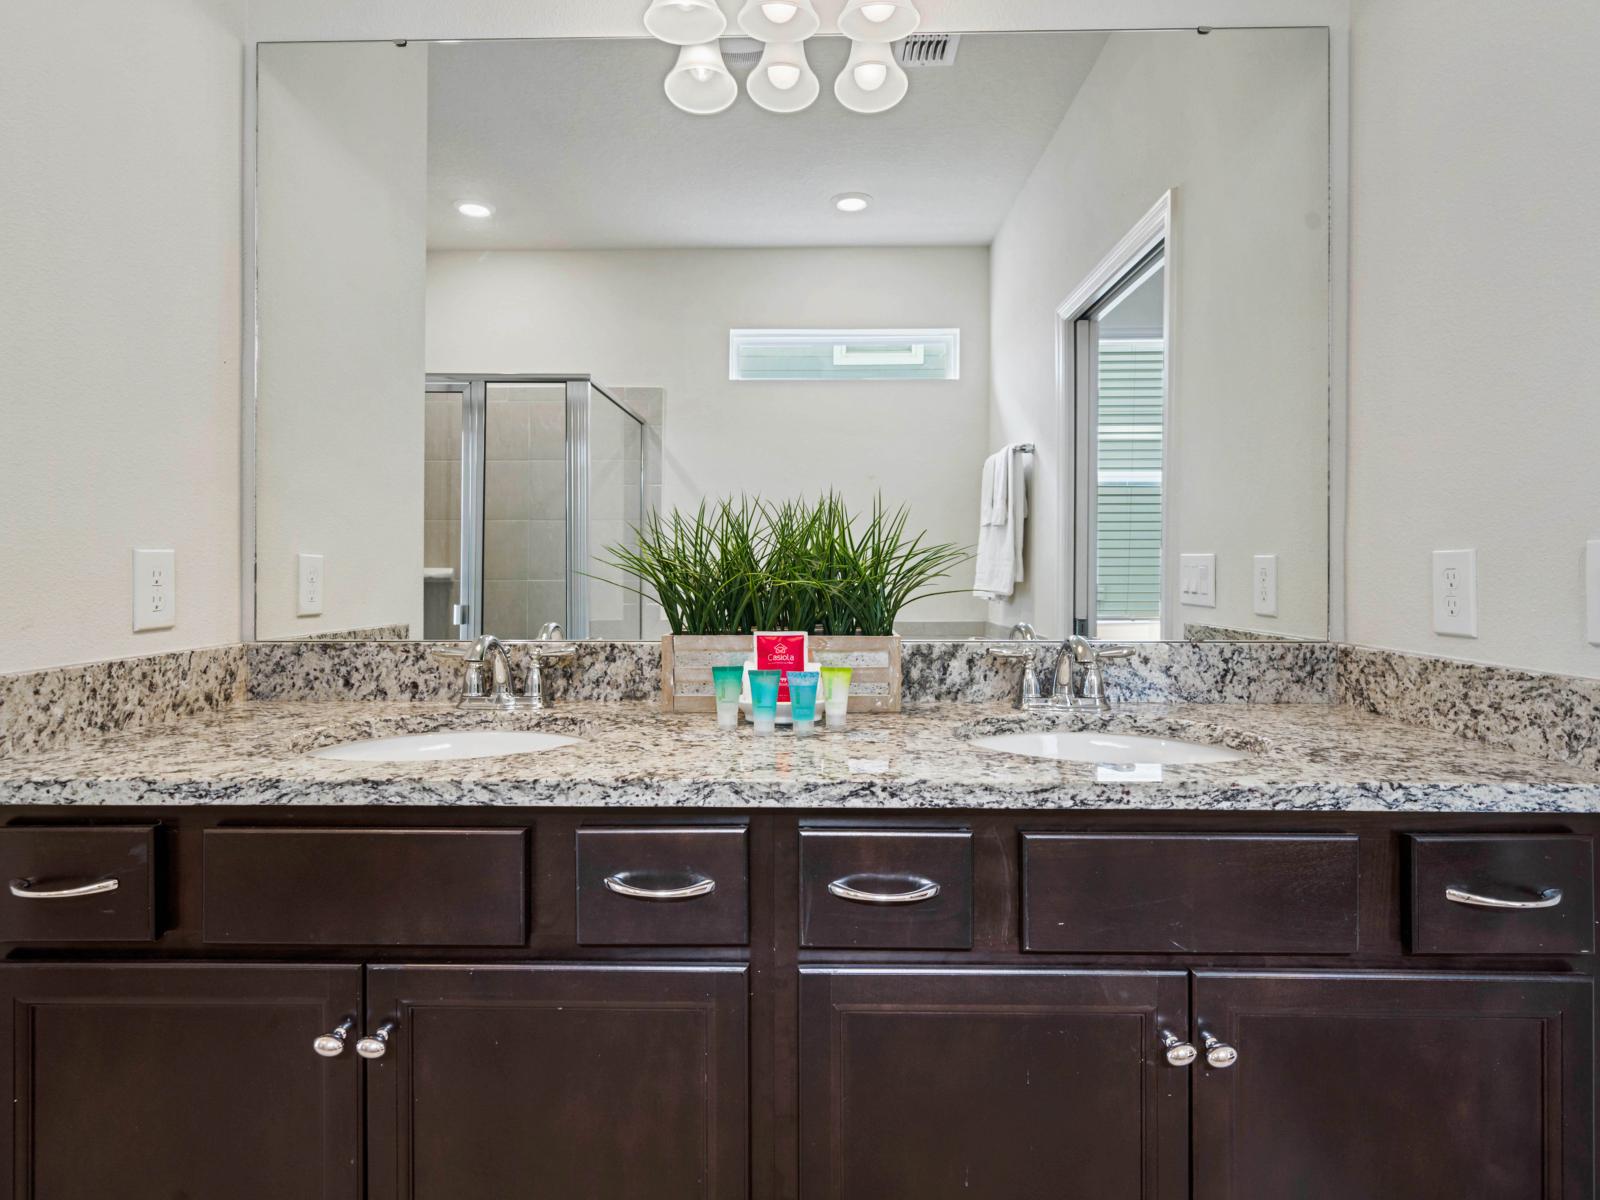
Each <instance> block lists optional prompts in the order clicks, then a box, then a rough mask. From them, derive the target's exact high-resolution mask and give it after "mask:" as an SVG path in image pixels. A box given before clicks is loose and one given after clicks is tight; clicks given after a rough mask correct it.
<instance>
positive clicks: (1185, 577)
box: [1178, 554, 1217, 608]
mask: <svg viewBox="0 0 1600 1200" xmlns="http://www.w3.org/2000/svg"><path fill="white" fill-rule="evenodd" d="M1178 592H1179V597H1178V598H1179V599H1180V600H1181V601H1182V602H1183V603H1184V604H1187V605H1190V606H1191V607H1194V608H1215V607H1216V606H1217V556H1216V555H1215V554H1180V555H1179V556H1178Z"/></svg>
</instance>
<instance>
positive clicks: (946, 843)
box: [0, 806, 1600, 1200]
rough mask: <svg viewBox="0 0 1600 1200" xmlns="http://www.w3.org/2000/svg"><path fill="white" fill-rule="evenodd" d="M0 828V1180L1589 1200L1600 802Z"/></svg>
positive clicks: (216, 1196) (218, 1196)
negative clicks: (111, 882) (1478, 807)
mask: <svg viewBox="0 0 1600 1200" xmlns="http://www.w3.org/2000/svg"><path fill="white" fill-rule="evenodd" d="M0 817H5V818H6V819H8V820H9V821H10V822H11V823H10V824H5V823H4V822H0V858H6V857H7V856H9V857H8V858H7V861H9V862H10V863H11V865H12V870H13V872H14V878H15V879H16V880H18V881H23V882H18V884H17V886H18V887H19V888H22V889H23V890H24V891H27V890H29V889H31V888H35V887H36V886H37V887H38V890H39V891H40V892H41V893H43V892H59V891H61V890H63V889H62V887H61V884H62V883H63V882H72V881H79V882H80V883H81V882H83V881H90V880H103V879H106V878H113V877H114V878H115V879H117V880H118V881H119V882H118V887H117V889H116V890H115V891H111V890H109V889H105V888H101V889H99V890H97V891H96V892H94V893H93V894H91V895H87V896H68V897H61V896H55V897H51V896H48V895H44V894H41V895H36V896H31V897H30V896H27V895H24V896H20V897H14V901H15V902H14V903H12V904H11V906H10V908H9V909H8V911H9V913H10V917H9V922H10V923H9V924H7V925H6V926H5V931H8V932H9V936H10V939H11V940H9V941H7V942H5V943H4V944H3V945H0V953H3V954H4V957H5V960H6V961H4V962H0V1012H3V1013H4V1014H5V1018H4V1019H5V1021H7V1022H9V1025H8V1028H7V1029H6V1030H4V1031H0V1054H3V1055H4V1059H3V1062H0V1070H4V1071H6V1072H8V1074H7V1075H6V1078H8V1079H9V1082H10V1085H11V1089H12V1091H11V1096H12V1113H13V1117H12V1122H11V1126H10V1135H9V1136H8V1137H4V1138H0V1155H3V1157H4V1162H3V1163H0V1170H5V1169H8V1170H9V1173H10V1179H11V1185H10V1187H11V1190H10V1192H9V1195H10V1196H11V1197H13V1198H14V1200H83V1198H85V1197H94V1198H96V1200H98V1198H99V1197H106V1198H108V1200H110V1198H114V1200H179V1198H181V1200H460V1198H462V1197H473V1198H477V1197H495V1198H499V1197H505V1198H506V1200H512V1198H521V1197H529V1198H532V1197H538V1198H540V1200H545V1198H555V1200H589V1198H594V1200H1079V1198H1089V1197H1092V1198H1093V1200H1190V1198H1192V1200H1595V1179H1594V1174H1595V1163H1594V1147H1595V1140H1596V1138H1595V1130H1596V1116H1597V1114H1596V1105H1595V1083H1596V1061H1595V1036H1596V1031H1595V1016H1596V1012H1595V998H1594V995H1593V979H1594V975H1595V971H1596V956H1595V955H1594V954H1593V953H1592V950H1593V945H1594V934H1595V932H1596V930H1595V925H1594V912H1595V899H1596V897H1595V890H1594V889H1595V881H1594V867H1593V842H1594V837H1595V835H1596V834H1597V833H1600V817H1593V816H1586V817H1582V818H1571V819H1569V818H1566V817H1561V816H1550V815H1545V816H1515V817H1511V816H1506V817H1504V818H1500V817H1464V816H1461V815H1459V814H1439V815H1437V816H1436V817H1434V818H1431V819H1430V818H1428V817H1427V816H1426V815H1424V814H1417V813H1401V814H1394V813H1370V814H1339V813H1327V814H1307V813H1295V814H1292V818H1291V816H1290V815H1287V814H1272V813H1268V814H1255V815H1251V814H1235V813H1209V814H1208V813H1172V814H1148V813H1147V814H1138V813H1131V812H1130V813H1092V814H1091V813H1072V814H1052V813H1049V812H1029V813H1002V812H993V813H990V812H978V811H973V812H967V813H963V814H959V816H956V817H954V818H953V817H952V814H950V813H948V812H940V813H937V814H917V813H904V812H902V813H889V814H871V813H862V814H854V815H852V818H851V819H850V820H849V821H848V822H845V821H843V820H840V819H837V818H835V817H831V816H829V815H828V814H823V813H794V812H779V811H771V812H769V811H749V812H729V811H717V810H706V811H695V812H688V811H685V810H672V811H670V812H669V811H666V810H661V811H656V812H640V813H632V812H630V813H617V812H614V811H607V812H606V813H604V814H603V820H602V817H601V815H599V814H596V813H594V812H588V811H581V810H560V811H554V810H539V811H538V812H537V813H530V812H529V811H527V810H519V809H517V808H515V807H510V806H507V807H503V808H497V807H486V808H472V809H464V810H461V811H459V812H456V811H445V810H439V809H428V810H421V809H419V810H415V811H407V810H404V809H387V808H386V809H384V810H383V811H382V812H381V813H378V812H374V813H371V814H366V815H363V814H362V813H361V812H356V811H347V810H332V809H328V810H303V809H296V810H294V811H293V812H290V813H285V814H267V813H265V812H264V811H263V810H259V809H251V810H226V809H223V810H188V809H178V810H163V811H159V812H155V811H152V810H144V809H141V810H137V811H133V810H126V811H118V810H114V809H112V810H106V811H103V812H98V813H96V814H95V818H96V819H95V820H94V821H87V820H85V819H83V818H82V817H79V818H78V819H77V820H75V821H74V820H72V819H70V818H67V819H63V818H60V817H54V816H50V815H42V814H40V813H39V812H36V811H27V812H19V811H18V810H9V811H8V810H0ZM1291 819H1292V824H1290V823H1289V822H1290V821H1291ZM613 879H614V880H615V883H617V884H621V885H624V886H620V887H619V886H614V885H613V884H612V883H608V880H613ZM44 884H49V886H48V887H44V886H42V885H44ZM835 885H836V886H835ZM1460 890H1465V891H1467V892H1470V893H1473V894H1474V895H1477V896H1479V897H1480V898H1485V897H1486V898H1488V899H1489V900H1491V901H1499V900H1506V901H1513V902H1520V901H1522V900H1525V899H1527V898H1528V897H1535V898H1540V903H1541V906H1540V907H1538V908H1506V907H1502V906H1499V905H1497V904H1490V905H1484V904H1481V903H1463V902H1461V901H1460V900H1459V899H1453V898H1452V897H1451V893H1453V892H1455V891H1460ZM1556 892H1559V894H1560V895H1559V902H1558V903H1555V902H1551V901H1550V897H1551V896H1553V895H1554V893H1556ZM108 897H109V899H108ZM69 957H70V959H71V961H68V959H69ZM96 959H99V960H103V961H93V960H96ZM246 960H248V961H246ZM341 1026H343V1033H344V1037H343V1040H342V1041H341V1040H333V1041H331V1042H328V1043H325V1044H323V1045H322V1046H320V1048H314V1047H313V1042H314V1041H315V1040H317V1039H318V1037H319V1035H326V1034H329V1033H331V1032H332V1031H333V1030H336V1029H340V1028H341ZM1208 1040H1209V1042H1210V1044H1209V1045H1208ZM1208 1049H1210V1050H1213V1051H1215V1052H1216V1053H1217V1055H1218V1062H1219V1065H1211V1064H1208V1062H1207V1060H1206V1051H1207V1050H1208ZM1169 1051H1171V1052H1172V1054H1173V1058H1169V1056H1168V1052H1169ZM323 1052H326V1053H327V1054H329V1055H331V1056H330V1057H322V1056H321V1054H322V1053H323ZM1186 1055H1187V1056H1188V1057H1186ZM1229 1055H1232V1056H1233V1058H1232V1061H1231V1062H1228V1063H1227V1064H1226V1065H1221V1063H1222V1060H1223V1059H1225V1058H1227V1057H1228V1056H1229ZM1174 1058H1175V1059H1176V1061H1174ZM0 1194H6V1193H5V1192H4V1185H3V1184H0Z"/></svg>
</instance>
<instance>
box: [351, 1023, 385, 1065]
mask: <svg viewBox="0 0 1600 1200" xmlns="http://www.w3.org/2000/svg"><path fill="white" fill-rule="evenodd" d="M393 1032H394V1022H393V1021H385V1022H384V1023H383V1025H382V1026H381V1027H379V1029H378V1032H377V1033H372V1034H368V1035H367V1036H366V1037H364V1038H362V1039H361V1040H360V1041H358V1042H357V1043H356V1053H357V1054H359V1055H360V1056H361V1057H362V1058H382V1057H383V1056H384V1055H385V1054H387V1053H388V1051H389V1035H390V1034H392V1033H393Z"/></svg>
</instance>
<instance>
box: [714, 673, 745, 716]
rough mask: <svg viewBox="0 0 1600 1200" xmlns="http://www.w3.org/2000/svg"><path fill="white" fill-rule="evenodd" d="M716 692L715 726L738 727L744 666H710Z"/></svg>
mask: <svg viewBox="0 0 1600 1200" xmlns="http://www.w3.org/2000/svg"><path fill="white" fill-rule="evenodd" d="M711 680H712V683H713V684H714V685H715V687H716V692H717V728H718V729H737V728H739V693H740V691H741V690H743V688H744V667H742V666H732V667H712V668H711Z"/></svg>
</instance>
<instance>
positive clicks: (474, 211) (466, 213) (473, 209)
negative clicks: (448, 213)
mask: <svg viewBox="0 0 1600 1200" xmlns="http://www.w3.org/2000/svg"><path fill="white" fill-rule="evenodd" d="M456 211H457V212H458V213H460V214H461V215H462V216H463V217H477V218H478V219H480V220H482V219H483V218H484V217H492V216H494V205H492V204H480V203H479V202H478V201H476V200H463V201H462V202H461V203H460V204H458V205H456Z"/></svg>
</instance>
